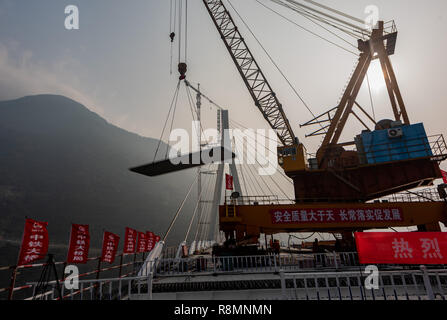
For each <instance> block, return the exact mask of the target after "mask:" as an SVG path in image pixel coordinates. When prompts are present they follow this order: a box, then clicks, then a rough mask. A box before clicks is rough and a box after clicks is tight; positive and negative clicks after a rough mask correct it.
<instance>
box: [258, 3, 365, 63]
mask: <svg viewBox="0 0 447 320" xmlns="http://www.w3.org/2000/svg"><path fill="white" fill-rule="evenodd" d="M255 1H256V2H257V3H259V4H260V5H261V6H263V7H264V8H266V9H267V10H270V11H271V12H273V13H274V14H276V15H278V16H280V17H281V18H283V19H284V20H286V21H288V22H290V23H292V24H293V25H295V26H297V27H298V28H300V29H302V30H304V31H306V32H308V33H310V34H312V35H314V36H315V37H317V38H319V39H321V40H323V41H326V42H328V43H330V44H332V45H334V46H336V47H338V48H339V49H342V50H344V51H346V52H349V53H351V54H353V55H355V56H358V54H357V53H355V52H353V51H351V50H349V49H347V48H345V47H343V46H341V45H339V44H337V43H335V42H333V41H331V40H329V39H327V38H325V37H323V36H321V35H319V34H318V33H315V32H313V31H312V30H309V29H308V28H306V27H303V26H301V25H300V24H298V23H297V22H295V21H293V20H291V19H289V18H287V17H286V16H284V15H283V14H281V13H279V12H278V11H276V10H274V9H272V8H270V7H268V6H266V5H265V4H263V3H261V2H260V1H259V0H255ZM311 21H312V22H313V23H315V24H317V25H318V26H319V27H321V28H323V29H324V30H326V31H327V32H329V33H331V34H332V35H334V36H335V37H337V38H339V39H340V40H342V41H344V42H346V43H347V44H349V45H350V46H353V47H354V48H355V46H354V45H353V44H352V43H350V42H349V41H347V40H346V39H344V38H342V37H340V36H339V35H337V34H336V33H334V32H332V31H330V30H329V29H327V28H325V27H323V26H321V25H320V24H318V23H317V22H315V21H313V20H311Z"/></svg>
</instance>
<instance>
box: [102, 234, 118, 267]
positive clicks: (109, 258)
mask: <svg viewBox="0 0 447 320" xmlns="http://www.w3.org/2000/svg"><path fill="white" fill-rule="evenodd" d="M119 242H120V237H118V236H117V235H116V234H113V233H111V232H107V231H105V232H104V239H103V243H102V255H101V261H102V262H108V263H113V262H114V261H115V256H116V252H117V251H118V244H119Z"/></svg>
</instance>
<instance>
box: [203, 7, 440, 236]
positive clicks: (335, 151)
mask: <svg viewBox="0 0 447 320" xmlns="http://www.w3.org/2000/svg"><path fill="white" fill-rule="evenodd" d="M272 1H273V2H276V3H277V4H280V5H283V6H286V7H288V8H289V9H292V10H295V11H297V12H301V13H303V14H304V15H305V16H307V17H317V16H324V19H325V20H321V21H327V20H328V17H331V16H329V15H328V14H325V13H323V12H322V11H321V9H326V10H330V12H333V13H338V14H340V15H342V16H343V17H348V18H351V19H352V17H350V16H348V15H346V14H343V13H341V12H340V11H337V10H334V9H330V8H328V7H326V6H323V5H321V4H318V3H317V2H315V1H311V0H304V1H306V2H308V3H309V4H313V5H315V6H318V7H319V8H318V9H315V8H312V7H310V6H309V5H305V4H302V3H299V2H297V1H293V0H272ZM203 3H204V5H205V7H206V9H207V11H208V13H209V15H210V17H211V19H212V21H213V23H214V25H215V27H216V29H217V31H218V33H219V35H220V37H221V39H222V41H223V43H224V45H225V47H226V48H227V50H228V52H229V54H230V56H231V58H232V60H233V62H234V64H235V66H236V68H237V70H238V72H239V74H240V76H241V77H242V80H243V82H244V83H245V85H246V87H247V89H248V91H249V93H250V95H251V97H252V99H253V101H254V104H255V105H256V107H257V108H258V109H259V111H260V112H261V114H262V115H263V117H264V118H265V119H266V121H267V122H268V124H269V125H270V127H271V128H272V129H273V130H275V132H276V134H277V136H278V138H279V141H280V142H281V146H280V147H278V162H279V164H280V166H281V167H282V168H283V169H284V171H285V173H286V174H287V175H288V176H289V177H290V178H292V179H293V182H294V188H295V204H292V205H279V204H264V205H259V204H256V205H246V204H243V205H237V203H236V204H235V203H234V202H232V203H225V205H223V206H221V207H220V212H219V215H220V229H221V230H222V231H224V232H225V234H226V236H227V238H231V239H232V238H235V239H236V240H237V241H238V242H240V243H242V242H243V241H246V239H249V238H254V239H257V238H258V237H259V235H260V234H261V233H264V234H275V233H282V232H288V233H290V232H306V231H308V232H316V231H318V232H329V233H341V234H343V236H344V237H345V238H346V239H347V240H348V241H349V240H350V239H351V240H352V232H353V231H359V230H360V231H362V230H368V229H378V228H390V227H408V226H415V225H416V226H418V228H419V230H420V231H439V230H440V226H439V222H444V223H445V222H447V205H446V202H445V201H443V200H442V199H436V200H432V199H430V201H428V202H421V198H420V197H417V198H418V199H419V202H396V203H389V202H380V201H375V202H374V203H370V201H371V200H374V199H379V198H381V197H384V196H390V195H393V194H396V193H398V192H402V191H408V190H411V189H413V188H416V187H422V186H431V185H433V182H434V180H436V179H438V178H441V172H440V168H439V163H440V162H441V161H443V160H445V159H446V158H447V154H446V153H447V152H446V150H445V141H444V138H443V137H442V136H436V139H435V140H434V141H432V140H430V137H427V135H426V134H425V129H424V128H423V126H422V127H421V125H419V124H415V125H412V124H411V123H410V120H409V116H408V113H407V111H406V108H405V103H404V101H403V98H402V94H401V91H400V89H399V86H398V83H397V78H396V75H395V73H394V70H393V67H392V64H391V62H390V59H389V56H390V55H392V54H394V51H395V45H396V39H397V29H396V27H395V24H394V22H392V23H391V26H390V27H386V26H385V23H384V22H383V21H379V22H378V24H377V26H375V27H374V28H373V29H372V30H371V31H369V30H366V29H364V28H361V27H358V26H356V25H355V24H352V23H347V22H344V20H342V19H339V18H333V20H332V21H331V22H330V23H331V24H332V25H333V26H335V27H336V28H338V29H340V30H344V31H345V32H349V33H350V34H351V35H354V36H358V50H359V51H360V55H359V58H358V63H357V66H356V68H355V70H354V72H353V74H352V77H351V78H350V81H349V83H348V85H347V86H346V88H345V91H344V93H343V96H342V98H341V100H340V103H339V104H338V105H337V107H335V108H332V109H331V110H329V111H328V112H326V113H324V114H322V115H320V116H317V117H315V118H314V119H312V120H311V121H309V122H307V123H305V124H303V125H302V127H306V126H310V125H315V124H319V125H322V124H324V123H325V122H328V123H329V124H328V125H327V126H325V127H324V126H323V127H322V129H319V130H317V131H315V132H314V133H313V134H311V135H309V136H316V135H325V137H324V140H323V142H322V144H321V146H320V148H319V150H318V152H317V154H316V158H311V159H308V156H307V152H306V149H305V147H304V145H303V144H302V143H300V142H299V140H298V139H297V138H296V136H295V134H294V132H293V130H292V127H291V125H290V122H289V120H288V119H287V117H286V114H285V112H284V109H283V106H282V104H281V103H280V101H279V99H278V97H277V95H276V94H275V92H274V91H273V89H272V87H271V85H270V84H269V82H268V81H267V79H266V77H265V75H264V73H263V72H262V70H261V68H260V66H259V64H258V63H257V61H256V59H255V58H254V56H253V54H252V52H251V51H250V49H249V47H248V46H247V43H246V41H245V40H244V37H243V36H242V35H241V33H240V31H239V29H238V27H237V25H236V24H235V22H234V20H233V18H232V16H231V14H230V12H229V11H228V10H227V8H226V7H225V5H224V3H223V2H222V0H203ZM376 59H378V60H380V64H381V67H382V71H383V75H384V78H385V83H386V86H387V90H388V94H389V98H390V102H391V106H392V111H393V114H394V120H385V121H379V122H376V121H375V120H374V119H373V118H372V117H371V116H370V115H369V114H368V113H367V112H366V111H365V109H364V108H362V107H361V105H360V104H359V103H358V102H357V101H356V99H357V96H358V93H359V91H360V88H361V85H362V83H363V81H364V79H365V77H366V74H367V71H368V69H369V67H370V65H371V62H372V61H373V60H376ZM354 107H357V108H358V109H359V110H360V111H361V112H363V113H364V114H365V115H366V116H367V118H368V119H369V120H370V121H371V122H372V123H373V125H374V126H375V130H370V129H369V128H368V127H367V125H366V124H365V123H364V122H363V121H362V120H361V119H360V117H359V116H358V115H357V113H355V112H354V110H353V108H354ZM350 115H354V116H355V118H357V119H358V120H359V121H361V123H362V124H364V125H365V127H366V129H367V130H365V131H364V132H362V134H360V135H358V136H357V137H355V138H354V141H350V142H342V143H340V138H341V136H342V132H343V129H344V128H345V126H346V123H347V120H348V117H349V116H350ZM326 117H327V119H326ZM416 129H418V130H420V131H419V135H418V136H416V138H415V137H414V136H413V137H412V138H409V139H406V138H405V139H403V138H402V137H403V135H404V134H408V136H409V137H410V136H411V132H413V131H414V130H416ZM383 134H385V135H387V139H385V140H384V143H383V145H384V148H385V149H383V148H382V149H380V148H379V149H378V150H376V149H374V148H376V145H372V144H371V143H369V142H367V141H370V140H371V137H372V138H374V137H376V138H377V137H378V136H379V135H381V137H382V136H383ZM368 139H370V140H368ZM393 139H394V140H393ZM398 139H400V140H398ZM433 142H434V144H433ZM368 143H369V144H368ZM399 143H400V144H399ZM402 143H403V144H402ZM434 145H436V146H438V147H437V148H436V150H434V149H433V146H434ZM441 145H442V146H441ZM345 147H356V150H355V149H354V150H345ZM365 148H366V149H365ZM394 149H396V150H398V153H397V154H395V152H394ZM399 152H400V153H399ZM440 194H441V196H442V195H443V194H444V193H442V192H440ZM422 213H423V214H422Z"/></svg>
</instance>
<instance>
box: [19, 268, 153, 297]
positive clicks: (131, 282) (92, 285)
mask: <svg viewBox="0 0 447 320" xmlns="http://www.w3.org/2000/svg"><path fill="white" fill-rule="evenodd" d="M152 281H153V274H152V273H150V274H149V275H147V276H141V277H127V278H110V279H89V280H79V281H78V287H77V288H76V289H75V288H73V289H70V290H68V293H67V289H65V286H64V284H63V283H61V285H60V288H59V289H58V288H57V283H56V281H51V282H49V283H48V287H49V288H48V289H46V290H45V292H44V293H41V294H38V295H36V294H35V293H36V288H37V286H38V283H36V282H32V283H29V284H28V285H30V286H31V288H32V290H33V296H32V297H30V298H27V299H25V300H61V296H62V300H67V299H69V300H131V299H132V295H142V294H143V295H145V296H146V299H149V300H151V299H152ZM59 290H60V291H61V296H60V295H59Z"/></svg>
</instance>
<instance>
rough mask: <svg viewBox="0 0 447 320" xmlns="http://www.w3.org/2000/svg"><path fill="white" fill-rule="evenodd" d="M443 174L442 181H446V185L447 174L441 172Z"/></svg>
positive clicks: (446, 182)
mask: <svg viewBox="0 0 447 320" xmlns="http://www.w3.org/2000/svg"><path fill="white" fill-rule="evenodd" d="M441 173H442V180H444V183H445V184H447V172H445V171H444V170H441Z"/></svg>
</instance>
